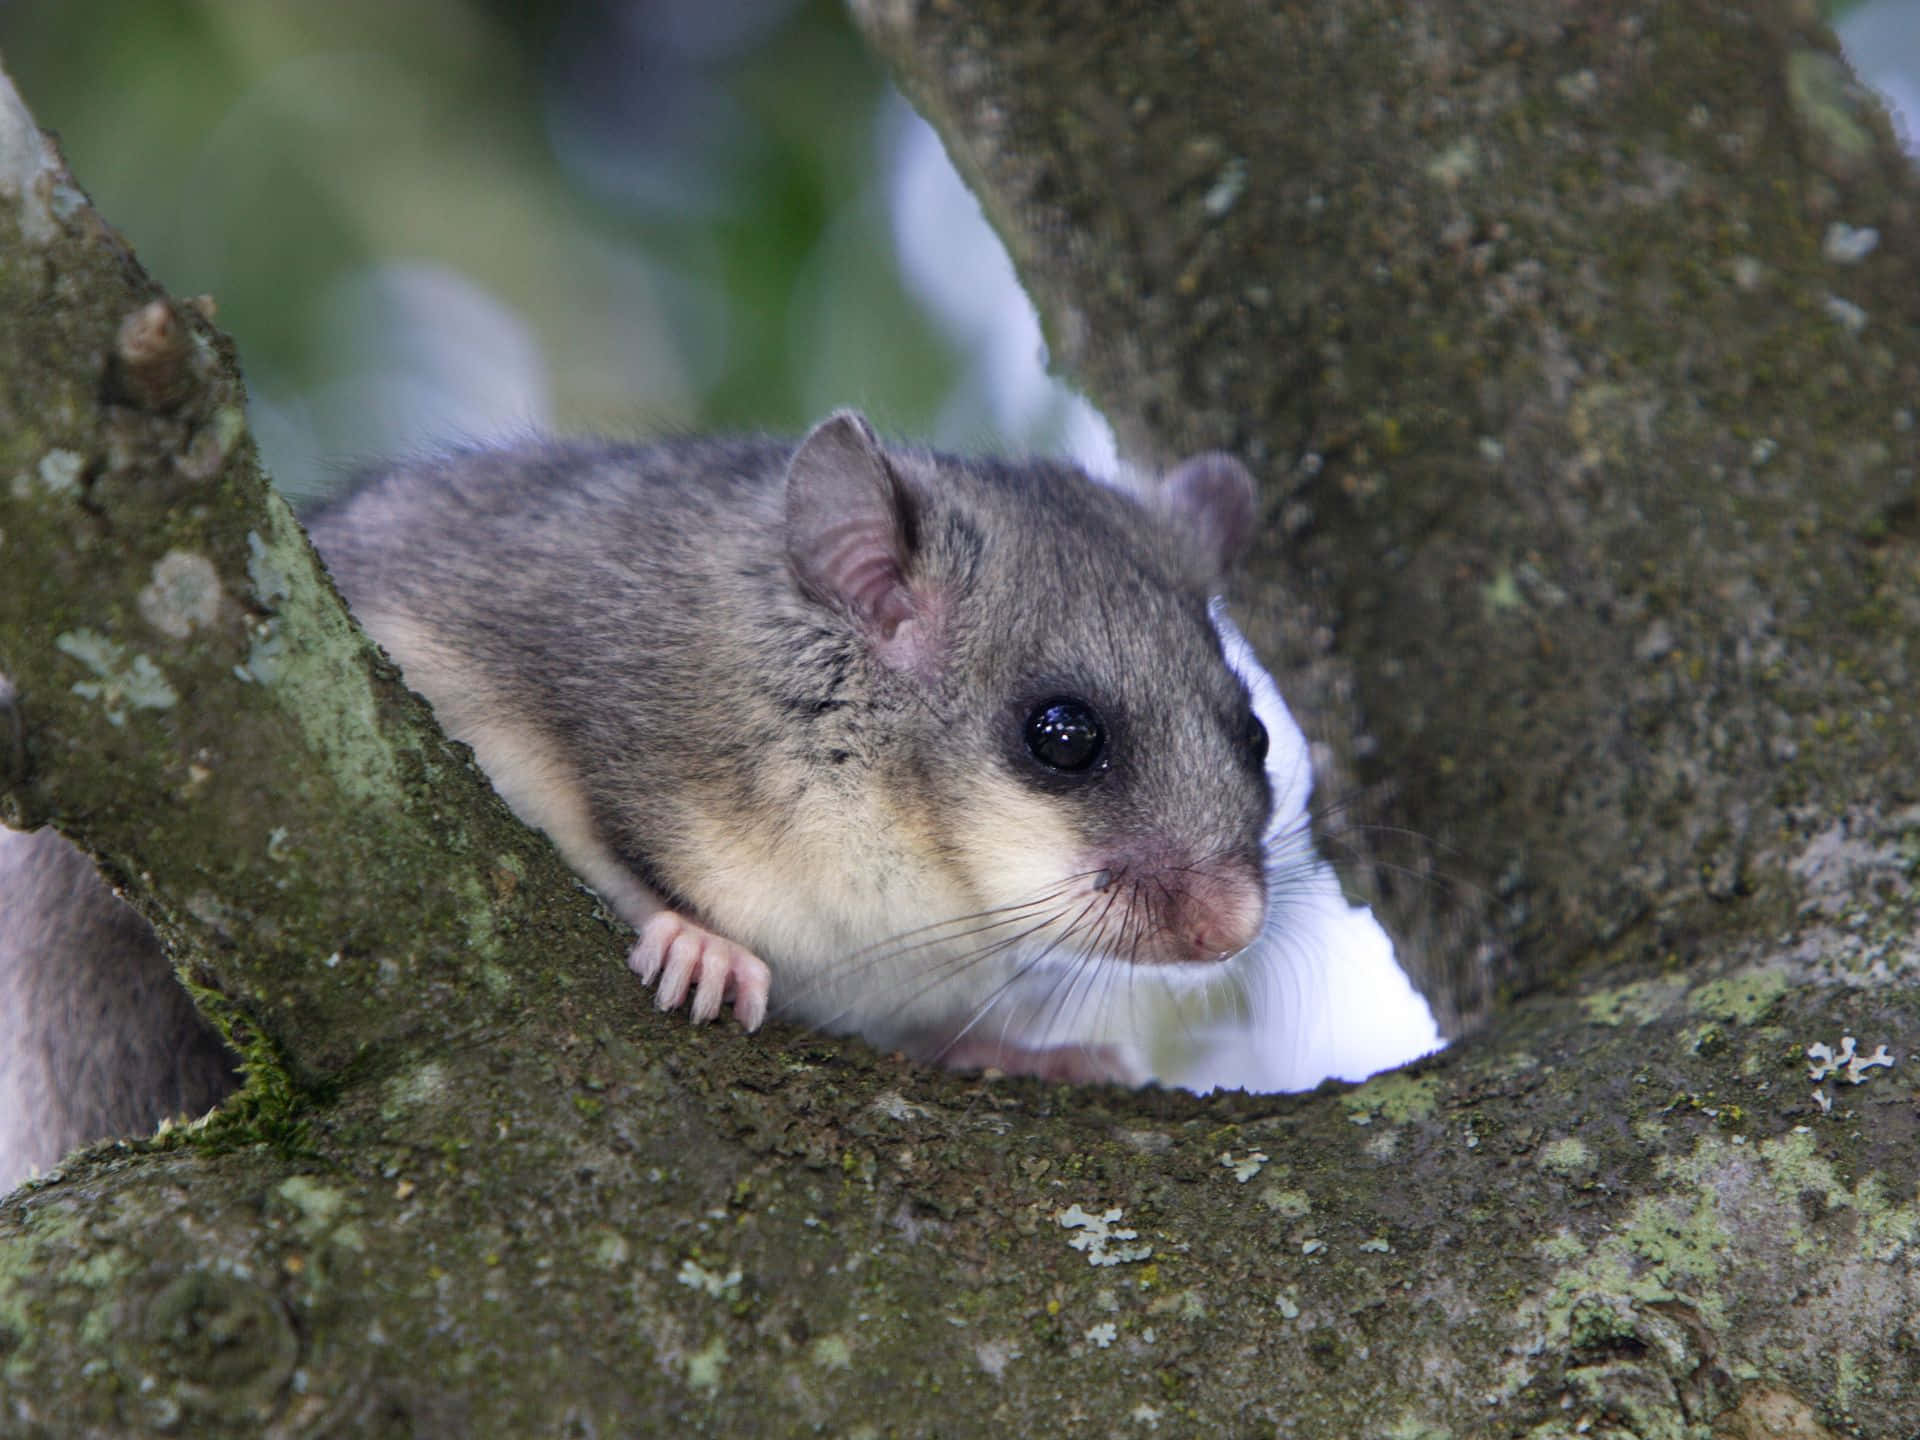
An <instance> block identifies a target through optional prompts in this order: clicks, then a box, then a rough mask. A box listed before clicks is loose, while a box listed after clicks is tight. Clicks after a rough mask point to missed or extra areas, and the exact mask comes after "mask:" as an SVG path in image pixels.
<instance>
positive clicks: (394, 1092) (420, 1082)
mask: <svg viewBox="0 0 1920 1440" xmlns="http://www.w3.org/2000/svg"><path fill="white" fill-rule="evenodd" d="M446 1094H447V1072H446V1068H445V1067H444V1066H442V1065H441V1064H440V1062H439V1061H437V1060H429V1061H427V1062H426V1063H425V1064H422V1065H416V1066H415V1067H414V1068H413V1069H411V1070H409V1071H407V1072H405V1073H404V1074H401V1075H396V1076H394V1077H393V1078H392V1079H391V1080H389V1081H388V1082H387V1084H386V1089H385V1091H384V1096H383V1102H382V1104H381V1106H380V1114H381V1116H382V1117H383V1118H385V1119H389V1120H391V1119H393V1118H395V1117H396V1116H399V1115H403V1114H405V1113H406V1112H408V1111H410V1110H417V1109H419V1108H420V1107H422V1106H424V1105H436V1104H439V1103H440V1102H441V1101H442V1100H444V1099H445V1098H446Z"/></svg>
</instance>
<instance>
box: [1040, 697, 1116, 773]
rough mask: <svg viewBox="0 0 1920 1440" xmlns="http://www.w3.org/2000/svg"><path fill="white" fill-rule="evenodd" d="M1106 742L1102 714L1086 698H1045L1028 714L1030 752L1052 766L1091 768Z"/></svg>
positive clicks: (1066, 768) (1062, 768)
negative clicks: (1101, 719)
mask: <svg viewBox="0 0 1920 1440" xmlns="http://www.w3.org/2000/svg"><path fill="white" fill-rule="evenodd" d="M1106 743H1107V732H1106V729H1105V728H1104V727H1103V726H1102V725H1101V724H1100V717H1099V716H1098V715H1097V714H1095V713H1094V709H1093V707H1092V706H1091V705H1089V704H1087V702H1086V701H1084V700H1074V699H1070V698H1064V697H1062V698H1055V699H1052V700H1042V701H1041V702H1040V703H1039V704H1038V705H1036V706H1034V709H1033V713H1032V714H1031V715H1029V716H1027V753H1028V754H1030V755H1031V756H1033V758H1034V759H1036V760H1038V761H1039V762H1040V763H1041V764H1042V765H1045V766H1046V767H1047V768H1048V769H1049V770H1066V771H1070V772H1071V771H1079V770H1087V769H1090V768H1092V766H1093V764H1094V762H1095V761H1097V760H1098V759H1099V758H1100V752H1101V750H1103V749H1104V748H1105V747H1106Z"/></svg>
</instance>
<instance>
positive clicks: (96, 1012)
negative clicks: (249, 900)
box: [0, 829, 236, 1194]
mask: <svg viewBox="0 0 1920 1440" xmlns="http://www.w3.org/2000/svg"><path fill="white" fill-rule="evenodd" d="M235 1084H236V1077H235V1073H234V1066H233V1058H232V1056H231V1055H230V1054H229V1053H228V1051H227V1049H226V1047H225V1046H224V1045H222V1044H221V1042H220V1038H219V1036H218V1035H216V1034H215V1033H214V1031H213V1030H212V1028H211V1027H210V1026H208V1024H207V1023H206V1021H204V1020H203V1019H201V1018H200V1015H199V1012H197V1011H196V1010H195V1009H194V1008H193V1002H192V1000H190V999H189V998H188V996H187V992H186V991H185V990H183V989H181V987H180V984H179V982H178V981H177V980H175V978H174V975H173V969H172V967H171V966H170V965H169V964H168V963H167V957H166V955H165V953H164V952H163V951H162V950H161V948H160V942H159V940H158V939H157V938H155V936H154V933H153V931H152V930H151V929H150V928H149V927H148V925H147V923H146V922H145V921H144V920H142V919H141V918H140V917H139V916H138V915H136V914H134V912H133V911H132V909H130V908H129V907H128V906H127V905H126V904H124V903H123V902H122V901H120V900H118V899H116V898H115V897H114V895H113V893H112V892H111V891H110V890H108V888H107V886H106V883H105V882H104V881H102V880H101V878H100V876H99V874H98V872H96V871H95V870H94V868H93V864H92V862H91V861H89V860H88V859H87V857H86V856H84V855H82V854H81V853H80V852H79V851H78V850H76V849H74V847H73V846H72V845H70V844H68V843H67V842H66V841H65V840H63V839H62V838H61V837H60V836H59V835H57V834H55V833H54V832H53V831H52V830H38V831H35V832H34V833H32V834H21V833H20V832H18V831H14V830H7V829H0V1194H4V1193H5V1192H6V1191H8V1190H10V1189H12V1188H13V1186H14V1185H16V1184H17V1183H19V1182H20V1181H21V1180H23V1179H25V1178H26V1176H27V1174H28V1173H29V1171H30V1169H31V1168H32V1167H34V1166H39V1167H41V1168H43V1169H44V1168H46V1167H48V1166H51V1165H52V1164H54V1163H55V1162H56V1161H58V1160H59V1159H60V1158H61V1157H62V1156H63V1155H65V1154H66V1153H67V1152H68V1151H70V1150H72V1149H74V1148H75V1147H76V1146H80V1145H84V1144H87V1143H88V1142H90V1141H93V1140H100V1139H104V1138H106V1137H107V1136H110V1135H133V1134H142V1135H144V1134H149V1133H151V1132H152V1130H153V1128H154V1126H155V1125H157V1124H158V1123H159V1122H160V1120H161V1119H162V1118H164V1117H165V1116H168V1115H176V1114H179V1113H181V1112H182V1111H188V1112H191V1113H194V1114H198V1113H200V1112H201V1111H203V1110H206V1109H208V1108H209V1107H210V1106H212V1105H213V1104H214V1103H215V1102H216V1101H218V1100H219V1099H220V1098H221V1097H222V1096H223V1095H225V1094H227V1093H228V1092H229V1091H230V1090H232V1089H233V1087H234V1085H235Z"/></svg>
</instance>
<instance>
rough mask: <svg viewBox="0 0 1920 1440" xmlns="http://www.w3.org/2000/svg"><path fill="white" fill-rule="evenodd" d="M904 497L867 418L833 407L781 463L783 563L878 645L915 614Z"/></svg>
mask: <svg viewBox="0 0 1920 1440" xmlns="http://www.w3.org/2000/svg"><path fill="white" fill-rule="evenodd" d="M912 557H913V521H912V516H911V514H910V513H909V512H908V509H907V503H906V496H905V495H904V494H903V493H902V492H901V489H900V482H899V481H898V480H896V479H895V478H894V475H893V471H892V470H891V469H890V468H889V467H888V465H887V459H886V456H885V455H884V454H883V453H882V452H881V449H880V440H879V437H878V436H876V435H875V434H874V433H873V427H872V426H870V425H869V424H867V422H866V419H865V417H863V416H862V415H860V414H859V413H858V412H856V411H853V410H836V411H834V413H833V414H831V415H829V416H828V417H827V418H826V419H824V420H822V421H821V422H820V423H819V424H818V425H816V426H814V427H813V430H812V432H811V433H809V434H808V436H807V438H806V439H805V440H802V441H801V442H800V448H799V449H798V450H796V451H794V452H793V459H792V460H790V461H788V462H787V561H788V563H789V564H790V565H792V566H793V573H794V575H795V576H796V577H797V578H798V579H799V581H800V585H801V588H802V589H804V590H805V591H806V592H807V593H808V594H809V595H811V596H812V597H813V598H814V599H816V600H818V601H821V602H822V603H824V604H828V605H832V606H835V607H837V608H840V609H843V610H845V611H846V612H847V613H848V614H850V615H852V616H853V618H854V620H855V621H856V622H858V623H859V624H860V625H861V626H862V627H863V628H865V629H867V630H868V631H869V632H870V633H871V634H872V635H873V637H874V639H875V640H877V641H879V642H880V643H882V644H885V643H886V642H888V641H891V640H893V639H894V638H895V632H897V631H898V630H899V629H900V627H901V626H902V625H903V624H905V623H906V622H907V621H908V620H910V619H912V618H913V593H912V591H911V590H910V589H909V588H908V585H907V566H908V563H909V561H910V560H911V559H912Z"/></svg>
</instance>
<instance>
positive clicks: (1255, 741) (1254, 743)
mask: <svg viewBox="0 0 1920 1440" xmlns="http://www.w3.org/2000/svg"><path fill="white" fill-rule="evenodd" d="M1247 718H1248V719H1249V720H1251V721H1252V722H1253V734H1252V735H1251V736H1250V737H1249V738H1248V741H1247V748H1248V749H1249V750H1251V751H1253V758H1254V759H1255V760H1258V761H1259V762H1260V763H1261V764H1262V765H1264V764H1266V763H1267V727H1266V726H1264V725H1262V724H1261V723H1260V717H1259V716H1258V715H1248V716H1247Z"/></svg>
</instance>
